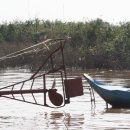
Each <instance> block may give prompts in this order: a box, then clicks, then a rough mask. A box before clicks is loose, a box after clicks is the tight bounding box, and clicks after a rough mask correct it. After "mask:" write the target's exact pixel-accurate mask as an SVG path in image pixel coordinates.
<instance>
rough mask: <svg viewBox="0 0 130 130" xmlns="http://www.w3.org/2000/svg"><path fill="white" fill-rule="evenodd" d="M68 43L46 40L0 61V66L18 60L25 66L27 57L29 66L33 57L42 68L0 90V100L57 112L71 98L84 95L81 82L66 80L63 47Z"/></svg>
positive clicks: (65, 40)
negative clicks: (7, 61)
mask: <svg viewBox="0 0 130 130" xmlns="http://www.w3.org/2000/svg"><path fill="white" fill-rule="evenodd" d="M69 39H70V38H64V39H48V40H45V41H43V42H40V43H38V44H36V45H33V46H31V47H27V48H25V49H22V50H20V51H17V52H14V53H11V54H8V55H6V56H3V57H1V58H0V62H3V61H6V60H10V61H12V60H13V59H14V58H16V59H17V58H19V57H20V58H22V59H23V60H24V62H25V61H26V60H25V59H26V57H28V58H30V60H29V61H28V62H30V61H31V60H32V59H33V58H35V55H36V54H38V55H39V54H40V56H41V59H40V60H41V61H40V63H41V64H39V66H38V68H37V69H36V71H35V72H34V73H33V74H32V75H31V77H30V78H29V79H26V80H24V81H20V82H17V83H14V84H11V85H8V86H5V87H2V88H0V97H4V98H8V99H13V100H17V101H22V102H26V103H31V104H35V105H40V106H46V107H51V108H60V107H63V106H65V105H66V104H68V103H70V98H72V97H76V96H81V95H83V86H82V79H81V78H76V79H68V78H67V73H66V66H65V60H64V47H65V44H66V43H68V42H69ZM43 51H44V53H43ZM41 54H42V55H41ZM38 60H39V59H38ZM15 62H16V61H15ZM35 62H36V61H35ZM12 63H13V62H12ZM44 69H45V71H43V70H44Z"/></svg>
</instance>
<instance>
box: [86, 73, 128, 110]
mask: <svg viewBox="0 0 130 130" xmlns="http://www.w3.org/2000/svg"><path fill="white" fill-rule="evenodd" d="M84 77H85V79H86V80H87V81H88V83H89V84H90V86H91V88H93V89H94V90H95V91H96V92H97V93H98V95H99V96H100V97H101V98H103V99H104V100H105V102H106V103H107V104H110V105H111V106H112V107H113V108H130V89H128V88H125V87H121V86H111V85H109V84H105V83H102V82H100V81H97V80H95V79H93V78H92V77H90V76H89V75H88V74H84Z"/></svg>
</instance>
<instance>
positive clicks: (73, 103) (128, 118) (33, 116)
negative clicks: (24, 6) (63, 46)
mask: <svg viewBox="0 0 130 130" xmlns="http://www.w3.org/2000/svg"><path fill="white" fill-rule="evenodd" d="M84 72H85V73H89V74H90V75H91V76H92V77H93V78H95V79H98V80H100V81H103V82H107V83H109V84H112V85H123V86H126V87H129V86H130V71H112V70H109V71H108V70H86V71H76V72H75V71H72V72H69V75H68V76H69V77H70V78H75V77H82V81H83V85H84V95H83V96H78V97H74V98H71V99H70V104H67V105H65V107H62V108H58V109H56V108H48V107H44V106H37V105H33V104H28V103H23V102H19V101H14V100H10V99H6V98H3V97H1V98H0V130H79V129H80V130H97V129H99V130H126V129H130V109H112V108H111V106H110V105H109V108H108V109H106V104H105V102H104V101H103V100H102V99H101V98H100V97H99V96H98V95H97V94H96V93H95V99H96V102H95V103H96V105H94V104H93V103H92V104H91V101H90V92H89V89H88V86H89V84H88V83H87V82H86V81H85V80H84V78H83V76H82V74H83V73H84ZM31 75H32V73H31V72H30V71H29V70H26V69H7V70H1V71H0V86H1V87H4V86H7V85H10V84H12V83H15V82H19V81H23V80H25V79H28V78H29V77H30V76H31ZM37 82H38V84H39V85H40V84H41V82H40V80H39V81H37ZM39 98H40V97H39Z"/></svg>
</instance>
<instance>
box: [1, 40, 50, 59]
mask: <svg viewBox="0 0 130 130" xmlns="http://www.w3.org/2000/svg"><path fill="white" fill-rule="evenodd" d="M51 41H52V39H48V40H46V41H44V42H40V43H38V44H36V45H33V46H30V47H27V48H25V49H22V50H20V51H16V52H14V53H11V54H8V55H6V56H3V57H1V58H0V61H3V60H6V59H10V58H15V57H18V56H21V55H24V54H28V53H31V52H37V51H36V49H35V50H34V49H33V50H30V51H27V50H29V49H32V48H34V47H38V46H40V45H44V47H46V49H47V50H50V49H49V46H47V45H46V43H49V42H51ZM41 50H43V49H41Z"/></svg>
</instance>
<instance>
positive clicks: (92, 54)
mask: <svg viewBox="0 0 130 130" xmlns="http://www.w3.org/2000/svg"><path fill="white" fill-rule="evenodd" d="M65 36H69V37H71V38H72V40H71V41H72V42H71V44H70V45H68V46H67V47H66V49H65V58H66V64H67V66H69V67H81V68H106V69H130V65H129V63H130V22H126V23H120V25H112V24H109V23H108V22H104V21H103V20H101V19H96V20H92V21H89V22H85V23H83V22H77V23H76V22H66V23H64V22H61V21H55V22H52V21H49V20H47V21H44V20H39V19H35V20H31V21H26V22H18V21H16V22H13V23H9V24H7V23H3V24H1V25H0V56H4V55H6V54H9V53H11V52H14V51H16V50H19V49H21V48H24V47H26V46H29V45H32V44H36V43H38V42H40V41H42V40H44V39H47V38H64V37H65ZM26 60H27V59H26ZM18 62H20V61H17V63H18ZM20 63H21V62H20ZM27 64H28V63H27ZM37 64H38V63H37ZM20 65H21V66H22V65H26V63H22V64H20ZM4 66H5V65H4ZM1 67H3V66H1Z"/></svg>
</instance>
